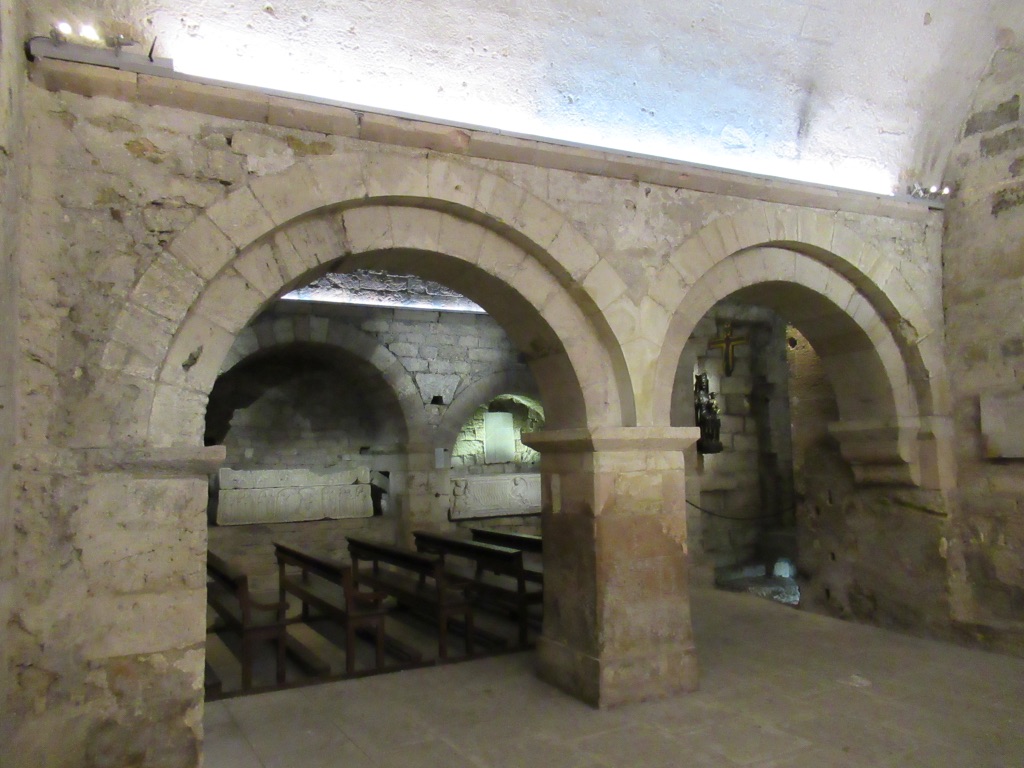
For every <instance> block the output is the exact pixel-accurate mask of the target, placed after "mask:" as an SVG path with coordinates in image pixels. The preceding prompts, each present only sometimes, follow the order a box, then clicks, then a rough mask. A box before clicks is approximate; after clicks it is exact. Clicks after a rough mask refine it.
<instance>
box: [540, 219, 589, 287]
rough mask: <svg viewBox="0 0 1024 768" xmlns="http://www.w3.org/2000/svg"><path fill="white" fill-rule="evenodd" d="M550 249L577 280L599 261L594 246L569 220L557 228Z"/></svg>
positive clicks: (582, 277)
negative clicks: (556, 233)
mask: <svg viewBox="0 0 1024 768" xmlns="http://www.w3.org/2000/svg"><path fill="white" fill-rule="evenodd" d="M550 251H551V255H552V256H554V257H555V258H556V259H558V261H559V263H560V264H561V266H562V267H563V268H564V269H566V270H568V272H569V274H570V275H571V276H572V278H573V279H574V280H576V281H577V282H579V281H582V280H583V279H584V278H585V277H586V276H587V275H588V274H589V273H590V271H591V270H592V269H594V267H596V266H597V264H598V262H599V261H600V257H599V256H598V255H597V251H595V250H594V247H593V246H592V245H591V244H590V243H589V242H587V240H586V238H584V237H583V235H581V234H580V233H579V231H578V230H577V229H576V228H575V227H573V226H572V225H571V224H570V223H569V222H565V223H564V224H563V226H562V227H561V229H559V231H558V235H557V236H556V237H555V239H554V241H553V242H552V243H551V246H550Z"/></svg>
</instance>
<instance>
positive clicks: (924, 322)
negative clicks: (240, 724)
mask: <svg viewBox="0 0 1024 768" xmlns="http://www.w3.org/2000/svg"><path fill="white" fill-rule="evenodd" d="M752 248H778V249H783V250H786V251H791V252H793V253H795V254H802V255H804V256H807V257H809V258H810V259H812V260H814V261H816V262H818V263H820V264H822V265H824V266H826V267H827V268H828V269H829V270H830V271H831V272H832V273H834V274H835V275H836V276H837V277H839V278H842V279H845V280H846V281H847V282H849V283H850V284H851V285H853V286H854V287H855V289H856V290H857V291H858V292H859V293H860V294H861V295H862V297H863V298H864V299H866V300H867V301H868V302H869V303H870V304H871V306H872V307H873V309H874V311H875V312H877V314H878V315H879V317H880V318H882V320H883V321H884V323H885V324H886V325H887V326H888V327H889V329H890V331H891V335H892V338H893V340H894V341H895V342H896V344H897V346H898V347H899V348H900V353H901V356H902V359H903V364H904V366H905V368H906V371H907V374H908V376H909V381H910V383H911V386H912V387H913V389H914V393H915V397H916V398H917V401H918V405H919V408H920V411H921V413H922V414H927V415H929V416H931V417H934V416H939V415H941V416H942V418H946V417H948V412H949V408H950V405H949V403H950V401H949V392H948V383H947V381H946V376H945V361H944V356H943V349H942V340H941V333H936V332H935V330H936V329H935V328H934V325H933V322H932V320H931V319H930V318H929V315H928V313H927V312H926V311H925V310H924V308H923V307H922V306H921V304H920V302H919V301H918V299H917V298H916V295H915V289H914V287H913V286H914V285H918V286H920V285H926V284H927V277H926V275H925V273H924V272H923V271H922V270H921V269H920V267H918V266H917V265H915V264H914V263H913V262H911V261H900V262H898V263H897V262H896V261H895V260H894V259H893V258H892V257H890V256H889V255H888V254H886V253H884V252H882V251H881V250H880V249H878V248H877V247H874V246H872V245H871V244H869V243H867V242H866V241H865V240H864V239H863V238H862V237H861V236H860V235H859V234H858V233H857V232H855V231H854V230H853V229H851V228H850V227H849V226H847V225H846V224H845V223H843V221H842V220H841V218H840V216H839V214H837V213H834V212H829V211H821V210H816V209H809V208H793V207H788V206H785V207H784V206H777V205H773V204H771V203H765V202H756V203H753V204H752V206H751V207H750V208H748V209H746V210H744V211H742V212H740V213H738V214H735V215H733V216H724V217H720V218H718V219H715V220H714V221H712V222H711V223H709V224H708V225H707V226H705V227H703V228H702V229H700V230H699V231H698V232H696V233H695V234H694V235H693V236H692V237H690V238H689V239H688V240H687V241H686V242H685V243H684V244H683V245H682V247H680V248H679V249H678V250H677V251H676V252H675V253H673V254H672V255H671V257H670V258H669V262H668V264H666V266H665V267H664V268H663V269H662V270H661V272H660V273H659V276H658V281H657V285H656V286H655V287H654V288H653V289H652V290H653V291H655V292H657V294H658V295H661V296H665V297H667V298H666V299H661V303H662V305H664V306H669V305H670V303H671V302H672V301H674V299H675V298H676V297H677V296H679V295H682V294H685V295H687V296H692V295H693V289H694V288H696V284H697V283H698V281H701V280H702V278H703V276H704V275H705V274H706V273H707V272H708V271H709V270H710V269H712V268H713V267H714V266H715V265H717V264H719V263H721V262H722V261H724V260H726V259H728V258H730V257H731V256H733V255H735V254H737V253H741V252H743V251H746V250H748V249H752ZM803 263H808V262H803ZM766 266H768V267H769V268H776V267H781V271H779V270H778V269H776V271H775V272H774V273H772V272H768V273H763V272H762V273H760V274H761V279H763V280H771V279H783V280H784V279H786V277H787V274H788V273H787V271H786V270H788V267H789V264H788V263H787V262H779V263H774V264H771V265H766ZM738 287H740V286H739V285H737V288H738ZM670 309H671V307H670ZM669 333H671V331H670V332H669ZM657 399H658V397H657V395H654V396H653V397H652V398H651V399H645V400H644V401H645V402H650V403H653V402H655V401H656V400H657ZM655 412H657V410H656V411H655ZM653 417H654V414H653V413H650V412H646V411H644V410H642V411H641V413H640V418H641V420H643V419H644V418H653ZM947 427H948V425H941V426H940V425H935V429H936V431H938V432H943V433H946V432H948V428H947Z"/></svg>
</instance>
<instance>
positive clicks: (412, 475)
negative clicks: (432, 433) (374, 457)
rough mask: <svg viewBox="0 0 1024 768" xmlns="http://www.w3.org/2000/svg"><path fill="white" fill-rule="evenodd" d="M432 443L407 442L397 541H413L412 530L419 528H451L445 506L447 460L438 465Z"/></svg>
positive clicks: (448, 493) (448, 478) (448, 485)
mask: <svg viewBox="0 0 1024 768" xmlns="http://www.w3.org/2000/svg"><path fill="white" fill-rule="evenodd" d="M436 465H437V457H436V455H435V452H434V448H433V446H430V445H423V444H419V443H415V444H410V445H409V454H408V471H407V473H406V484H405V498H404V500H403V501H404V503H403V504H402V508H401V511H400V516H399V520H398V531H397V536H398V540H399V543H400V544H409V545H411V544H412V532H413V531H415V530H419V529H427V530H433V531H441V530H445V529H447V528H450V527H451V526H450V523H449V522H448V507H449V505H450V500H451V469H450V468H449V467H448V465H447V462H446V463H445V466H443V467H440V468H439V467H437V466H436Z"/></svg>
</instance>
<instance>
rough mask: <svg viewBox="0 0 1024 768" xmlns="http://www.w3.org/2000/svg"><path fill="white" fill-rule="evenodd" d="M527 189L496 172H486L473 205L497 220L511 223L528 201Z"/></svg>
mask: <svg viewBox="0 0 1024 768" xmlns="http://www.w3.org/2000/svg"><path fill="white" fill-rule="evenodd" d="M527 194H528V193H527V192H526V190H524V189H523V188H522V187H520V186H517V185H515V184H510V183H509V182H507V181H506V180H505V179H503V178H501V177H500V176H497V175H495V174H484V175H483V177H482V178H481V179H480V187H479V189H478V190H477V195H476V201H475V203H474V204H473V207H474V208H475V209H476V210H478V211H481V212H483V213H486V214H487V215H489V216H491V217H493V218H494V219H496V220H497V221H500V222H503V223H506V224H511V223H512V222H514V221H515V219H516V216H517V215H518V214H519V212H520V210H521V209H522V207H523V204H524V202H525V201H526V196H527Z"/></svg>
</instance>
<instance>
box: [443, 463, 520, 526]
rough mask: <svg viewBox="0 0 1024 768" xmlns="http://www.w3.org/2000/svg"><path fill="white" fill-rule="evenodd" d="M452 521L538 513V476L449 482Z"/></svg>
mask: <svg viewBox="0 0 1024 768" xmlns="http://www.w3.org/2000/svg"><path fill="white" fill-rule="evenodd" d="M452 498H453V499H454V503H453V504H452V518H453V519H456V520H459V519H468V518H474V517H496V516H498V515H509V514H524V515H528V514H536V513H538V512H540V475H539V474H517V475H491V476H483V477H460V478H453V479H452Z"/></svg>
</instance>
